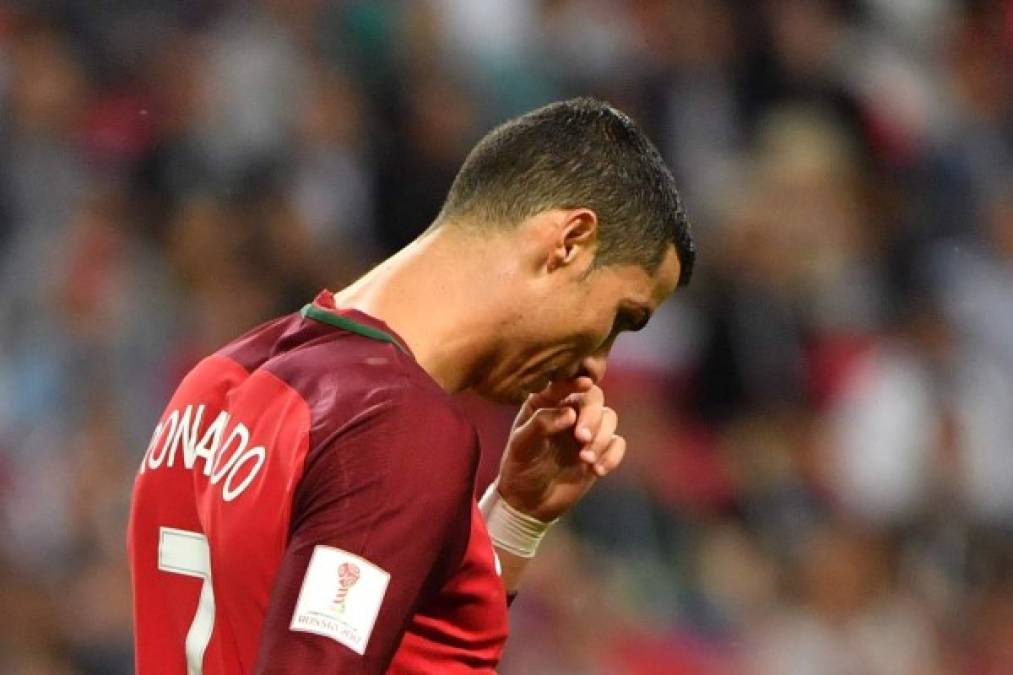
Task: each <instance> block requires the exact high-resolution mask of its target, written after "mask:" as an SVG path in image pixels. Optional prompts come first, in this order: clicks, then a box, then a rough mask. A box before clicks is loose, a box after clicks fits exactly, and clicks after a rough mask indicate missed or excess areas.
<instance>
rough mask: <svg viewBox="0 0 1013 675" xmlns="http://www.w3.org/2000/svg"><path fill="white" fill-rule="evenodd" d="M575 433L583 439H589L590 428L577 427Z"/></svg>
mask: <svg viewBox="0 0 1013 675" xmlns="http://www.w3.org/2000/svg"><path fill="white" fill-rule="evenodd" d="M577 435H578V436H580V438H581V440H583V441H589V440H591V430H590V429H589V428H587V427H581V428H579V429H577Z"/></svg>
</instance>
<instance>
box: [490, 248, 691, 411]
mask: <svg viewBox="0 0 1013 675" xmlns="http://www.w3.org/2000/svg"><path fill="white" fill-rule="evenodd" d="M679 272H680V266H679V259H678V255H677V254H676V252H675V248H674V247H669V249H668V251H667V253H666V254H665V257H664V259H663V260H662V263H661V265H659V267H658V269H657V270H656V271H655V272H654V274H653V275H651V274H649V273H648V272H647V271H646V270H644V269H643V268H642V267H640V266H639V265H609V266H605V267H600V268H595V269H592V270H591V271H590V272H585V273H580V274H577V273H568V274H567V273H559V274H558V275H556V276H554V277H552V278H551V279H549V280H548V282H547V283H544V284H540V285H539V286H537V288H536V289H535V290H534V291H533V292H532V293H531V294H530V295H528V296H527V297H526V298H525V302H524V305H523V307H521V308H520V309H519V310H518V312H517V316H515V317H512V318H511V320H509V321H508V322H507V323H505V325H504V330H503V339H502V340H501V343H500V345H499V349H498V350H497V355H496V357H495V358H494V359H492V361H491V362H490V363H489V364H487V367H486V368H485V369H484V371H483V373H482V374H481V377H480V378H479V380H478V381H477V382H475V383H474V385H473V388H474V389H475V390H476V391H477V392H478V393H479V394H481V395H483V396H485V397H486V398H490V399H492V400H496V401H501V402H520V401H523V400H524V398H525V397H526V396H527V395H528V394H530V393H533V392H537V391H541V390H542V389H543V388H545V386H546V385H547V384H548V383H549V382H551V381H555V380H565V379H572V378H574V377H578V376H580V375H588V376H590V377H591V378H592V379H594V380H595V382H599V381H601V379H602V377H604V375H605V366H606V361H607V359H608V355H609V351H610V350H611V348H612V344H613V342H614V341H615V339H616V337H618V335H619V333H621V332H623V331H627V330H639V329H640V328H642V327H643V326H644V325H645V324H646V323H647V320H648V319H649V318H650V317H651V315H652V314H653V313H654V311H655V310H656V309H657V308H658V306H659V305H660V304H661V303H662V302H664V301H665V299H666V298H668V296H669V295H671V294H672V292H673V291H674V290H675V288H676V285H677V284H678V281H679Z"/></svg>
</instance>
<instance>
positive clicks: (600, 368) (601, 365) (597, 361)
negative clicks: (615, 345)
mask: <svg viewBox="0 0 1013 675" xmlns="http://www.w3.org/2000/svg"><path fill="white" fill-rule="evenodd" d="M607 366H608V354H607V353H605V352H598V353H596V354H592V355H591V356H587V357H585V358H584V360H583V361H581V362H580V372H579V373H578V376H586V377H590V378H591V380H593V381H594V383H595V384H599V383H601V381H602V380H603V379H605V369H606V367H607Z"/></svg>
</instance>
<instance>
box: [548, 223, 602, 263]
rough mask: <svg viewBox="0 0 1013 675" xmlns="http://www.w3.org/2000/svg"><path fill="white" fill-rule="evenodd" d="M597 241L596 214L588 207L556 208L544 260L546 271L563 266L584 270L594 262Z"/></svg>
mask: <svg viewBox="0 0 1013 675" xmlns="http://www.w3.org/2000/svg"><path fill="white" fill-rule="evenodd" d="M597 243H598V216H597V215H596V214H595V212H594V211H592V210H591V209H583V208H582V209H568V210H565V211H560V212H559V220H558V222H557V226H556V230H555V233H554V238H553V247H552V251H551V253H550V255H549V259H548V261H547V264H546V268H547V269H548V271H549V272H553V271H555V270H557V269H560V268H563V267H572V268H573V269H577V270H580V271H583V270H585V269H587V268H589V267H590V266H591V264H592V263H593V262H594V252H595V245H596V244H597Z"/></svg>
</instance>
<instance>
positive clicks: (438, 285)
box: [335, 225, 509, 392]
mask: <svg viewBox="0 0 1013 675" xmlns="http://www.w3.org/2000/svg"><path fill="white" fill-rule="evenodd" d="M496 241H498V240H495V239H493V240H492V241H491V240H490V239H489V238H478V237H476V236H474V235H471V234H469V233H464V232H461V231H460V230H459V229H458V228H456V227H453V226H451V225H443V226H441V227H439V228H437V229H435V230H433V231H431V232H428V233H426V234H424V235H423V236H421V237H420V238H419V239H417V240H415V241H414V242H412V243H411V244H409V245H408V246H406V247H405V248H403V249H401V250H400V251H399V252H398V253H396V254H395V255H393V256H391V257H390V258H388V259H387V260H385V261H384V262H382V263H380V265H378V266H377V267H375V268H374V269H373V270H371V271H370V272H369V273H367V274H366V275H365V276H363V277H362V278H360V279H359V280H358V281H356V282H355V283H353V284H352V285H350V286H348V287H347V288H345V289H343V290H342V291H339V292H338V293H336V294H335V300H336V302H337V305H338V307H345V308H353V309H357V310H359V311H362V312H365V313H366V314H369V315H371V316H374V317H376V318H378V319H380V320H381V321H383V322H384V323H386V324H387V325H388V326H390V327H391V328H392V329H394V331H395V332H397V333H398V335H400V336H401V337H402V338H403V339H404V340H405V342H407V343H408V347H409V348H410V349H411V350H412V353H413V354H414V355H415V358H416V360H417V361H418V363H419V365H420V366H422V368H423V369H424V370H425V371H426V372H427V373H429V375H430V376H431V377H432V378H433V379H434V380H436V382H437V383H438V384H439V385H440V386H441V387H442V388H443V389H444V390H446V391H448V392H457V391H461V390H462V389H466V388H467V387H468V386H469V385H470V381H471V374H472V373H475V372H476V371H477V369H478V368H480V367H481V366H482V363H483V362H484V361H485V360H486V359H488V358H489V356H490V355H491V354H492V352H493V351H494V349H495V344H496V341H497V337H498V336H499V334H500V332H501V329H502V325H501V321H500V320H498V319H497V317H500V316H503V315H504V312H503V311H502V310H503V308H502V307H500V306H498V305H499V303H500V302H502V301H504V300H508V298H505V297H497V296H496V295H495V290H494V289H496V288H502V286H503V284H502V276H503V274H504V273H506V272H508V270H503V269H499V268H497V267H496V265H497V262H496V260H497V259H498V260H499V261H500V262H499V264H500V265H502V264H503V263H502V261H503V260H508V259H509V258H508V257H506V256H497V255H495V253H494V251H495V250H496V248H497V247H496V245H495V242H496ZM490 244H492V245H490ZM496 277H498V278H499V282H500V283H496V284H494V283H489V282H491V281H493V279H494V278H496Z"/></svg>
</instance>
